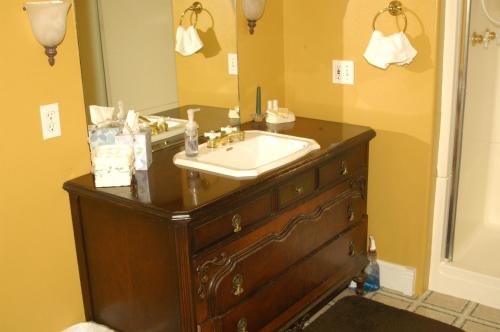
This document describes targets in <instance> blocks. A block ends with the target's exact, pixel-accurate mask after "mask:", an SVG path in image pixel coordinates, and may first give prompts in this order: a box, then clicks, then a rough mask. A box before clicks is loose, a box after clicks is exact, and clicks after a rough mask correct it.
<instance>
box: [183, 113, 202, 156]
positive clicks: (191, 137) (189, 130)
mask: <svg viewBox="0 0 500 332" xmlns="http://www.w3.org/2000/svg"><path fill="white" fill-rule="evenodd" d="M198 111H199V109H189V110H187V114H188V123H187V124H186V131H185V132H184V144H185V150H186V156H188V157H194V156H196V155H197V154H198V124H197V123H196V122H194V112H198Z"/></svg>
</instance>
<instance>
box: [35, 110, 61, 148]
mask: <svg viewBox="0 0 500 332" xmlns="http://www.w3.org/2000/svg"><path fill="white" fill-rule="evenodd" d="M40 115H41V117H42V134H43V139H45V140H47V139H49V138H54V137H58V136H61V122H60V120H59V104H57V103H56V104H49V105H42V106H40Z"/></svg>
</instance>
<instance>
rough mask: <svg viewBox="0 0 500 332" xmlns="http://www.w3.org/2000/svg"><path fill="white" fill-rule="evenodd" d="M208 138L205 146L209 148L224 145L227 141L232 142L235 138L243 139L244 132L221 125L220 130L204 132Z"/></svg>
mask: <svg viewBox="0 0 500 332" xmlns="http://www.w3.org/2000/svg"><path fill="white" fill-rule="evenodd" d="M204 136H205V137H207V138H208V142H207V146H208V147H209V148H211V149H214V148H218V147H220V146H224V145H226V144H228V143H232V142H234V141H235V140H238V141H243V140H245V132H243V131H239V130H238V129H236V128H234V127H230V126H227V127H223V128H221V129H220V131H213V130H212V131H211V132H209V133H205V134H204Z"/></svg>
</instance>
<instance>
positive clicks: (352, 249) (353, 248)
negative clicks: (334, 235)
mask: <svg viewBox="0 0 500 332" xmlns="http://www.w3.org/2000/svg"><path fill="white" fill-rule="evenodd" d="M349 256H351V257H354V256H356V245H355V244H354V241H351V243H349Z"/></svg>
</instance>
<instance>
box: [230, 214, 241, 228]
mask: <svg viewBox="0 0 500 332" xmlns="http://www.w3.org/2000/svg"><path fill="white" fill-rule="evenodd" d="M232 224H233V232H234V233H239V232H241V230H242V228H241V216H240V215H239V214H235V215H234V216H233V221H232Z"/></svg>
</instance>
